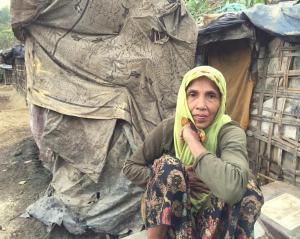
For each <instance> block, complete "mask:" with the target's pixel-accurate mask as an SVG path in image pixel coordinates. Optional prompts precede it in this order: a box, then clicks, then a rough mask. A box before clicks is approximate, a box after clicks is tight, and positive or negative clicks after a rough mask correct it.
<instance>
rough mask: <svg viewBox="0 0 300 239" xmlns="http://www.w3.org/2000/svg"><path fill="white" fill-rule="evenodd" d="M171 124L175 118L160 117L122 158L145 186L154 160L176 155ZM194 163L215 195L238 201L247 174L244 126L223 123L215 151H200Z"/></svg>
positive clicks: (137, 181) (125, 170)
mask: <svg viewBox="0 0 300 239" xmlns="http://www.w3.org/2000/svg"><path fill="white" fill-rule="evenodd" d="M173 127H174V118H172V119H167V120H164V121H162V122H161V123H160V124H159V125H158V126H157V127H156V128H155V129H154V130H153V131H152V132H151V133H150V134H149V135H148V136H147V137H146V139H145V141H144V143H143V144H142V145H141V146H140V147H139V148H138V149H137V150H136V151H135V152H134V153H133V155H132V156H131V158H130V159H129V160H127V161H126V162H125V164H124V167H123V173H124V175H125V176H126V177H127V178H128V179H129V180H131V181H132V182H133V183H135V184H136V185H138V186H141V187H145V186H146V184H147V181H148V179H149V177H150V174H151V165H152V164H153V161H154V160H155V159H157V158H160V157H161V156H162V155H163V154H169V155H171V156H174V157H175V149H174V141H173ZM193 167H194V169H195V172H196V175H197V176H198V177H199V178H200V179H201V180H202V181H203V182H204V183H205V184H206V185H207V187H208V188H209V189H210V191H211V192H212V193H213V194H214V195H215V196H216V197H218V198H220V199H223V200H224V201H225V202H226V203H229V204H230V205H232V204H234V203H236V202H238V201H240V200H241V198H242V197H243V195H244V193H245V190H246V186H247V183H248V177H249V174H250V173H249V165H248V156H247V149H246V135H245V132H244V130H243V129H241V128H240V127H239V126H238V125H237V123H235V122H230V123H228V124H226V125H224V126H223V127H222V128H221V130H220V132H219V135H218V146H217V154H213V153H210V152H204V153H202V154H200V155H199V156H197V157H196V158H195V161H194V164H193Z"/></svg>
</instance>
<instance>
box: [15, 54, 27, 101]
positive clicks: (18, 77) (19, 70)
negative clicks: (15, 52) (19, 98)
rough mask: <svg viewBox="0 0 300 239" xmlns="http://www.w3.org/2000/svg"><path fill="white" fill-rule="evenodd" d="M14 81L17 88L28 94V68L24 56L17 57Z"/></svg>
mask: <svg viewBox="0 0 300 239" xmlns="http://www.w3.org/2000/svg"><path fill="white" fill-rule="evenodd" d="M13 70H14V83H15V85H16V88H17V90H18V91H19V92H20V93H22V94H23V95H26V69H25V61H24V58H16V59H15V66H14V69H13Z"/></svg>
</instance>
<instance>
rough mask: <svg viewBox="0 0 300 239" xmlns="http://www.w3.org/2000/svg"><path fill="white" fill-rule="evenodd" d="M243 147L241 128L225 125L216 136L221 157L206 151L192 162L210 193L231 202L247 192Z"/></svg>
mask: <svg viewBox="0 0 300 239" xmlns="http://www.w3.org/2000/svg"><path fill="white" fill-rule="evenodd" d="M246 146H247V143H246V135H245V132H244V131H243V130H242V129H241V128H239V127H237V126H235V125H229V126H224V127H223V128H222V129H221V131H220V135H219V145H218V147H219V150H220V158H218V157H217V156H216V155H215V154H212V153H209V152H205V153H203V154H201V155H199V156H198V157H197V158H196V159H195V163H194V165H193V166H194V169H195V172H196V174H197V175H198V176H199V177H200V179H201V180H202V181H203V182H204V183H205V184H206V185H207V186H208V188H209V189H210V190H211V192H212V193H213V194H214V195H215V196H216V197H218V198H221V199H223V200H224V201H225V202H226V203H229V204H230V205H232V204H234V203H236V202H238V201H240V200H241V199H242V197H243V195H244V193H245V191H246V186H247V183H248V175H249V165H248V156H247V148H246Z"/></svg>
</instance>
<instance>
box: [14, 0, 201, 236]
mask: <svg viewBox="0 0 300 239" xmlns="http://www.w3.org/2000/svg"><path fill="white" fill-rule="evenodd" d="M11 7H12V26H13V28H14V32H15V34H16V36H18V37H20V38H22V37H24V40H25V60H26V70H27V82H28V84H27V99H28V102H29V103H30V104H31V105H32V107H31V109H32V110H31V128H32V131H33V135H34V137H35V139H36V140H37V144H38V145H39V147H40V152H41V159H42V160H43V161H44V162H45V164H46V165H48V167H49V168H50V169H51V170H52V172H53V180H52V182H51V185H50V186H51V188H52V189H53V192H51V193H50V194H48V195H47V196H45V197H47V198H46V199H41V200H39V201H37V202H36V204H33V205H31V206H30V208H29V209H28V211H27V212H28V213H29V214H30V215H33V216H34V217H36V218H38V219H40V220H42V221H43V222H45V223H46V224H48V225H49V223H47V221H48V222H51V220H52V219H53V218H51V215H53V212H51V210H52V209H53V210H57V207H59V205H63V206H62V208H61V210H62V211H61V214H62V215H61V217H58V219H59V220H57V222H55V223H58V224H63V225H64V226H65V227H66V228H67V229H68V230H69V231H70V232H72V233H74V234H81V233H84V232H85V230H90V229H91V230H93V231H96V232H105V233H110V234H119V233H122V232H125V231H128V230H135V229H138V228H140V226H141V224H142V221H141V219H140V217H139V201H140V196H141V193H142V190H141V189H140V188H137V187H135V186H134V185H132V184H131V183H130V182H129V181H128V180H126V179H125V178H124V176H123V175H122V172H121V168H122V166H123V162H124V160H126V159H127V158H128V157H129V156H130V155H131V153H132V151H133V150H135V147H136V146H137V145H138V144H140V143H141V141H142V140H143V139H144V137H145V135H146V134H147V133H148V132H149V131H150V130H151V129H152V128H153V127H154V126H155V125H157V124H158V123H159V122H160V121H161V120H162V119H164V118H167V117H170V116H172V114H173V113H174V108H175V104H176V95H177V90H178V87H179V85H180V81H181V79H182V76H183V74H184V73H185V72H186V71H187V70H188V69H190V68H191V67H192V66H193V61H194V53H195V47H196V37H197V33H196V24H195V22H194V20H193V19H192V18H191V17H190V16H189V15H188V14H187V12H186V10H185V7H184V3H183V2H182V1H179V0H172V1H171V0H168V1H167V0H144V1H133V0H113V1H103V0H102V1H100V0H99V1H92V0H48V1H47V0H44V1H41V0H25V1H24V0H23V1H21V0H12V3H11ZM41 206H42V207H43V208H44V207H48V210H44V211H43V210H40V207H41ZM47 212H49V214H47ZM61 218H62V219H61ZM56 219H57V218H56ZM50 225H51V223H50Z"/></svg>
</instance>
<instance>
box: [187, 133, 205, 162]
mask: <svg viewBox="0 0 300 239" xmlns="http://www.w3.org/2000/svg"><path fill="white" fill-rule="evenodd" d="M186 143H187V145H188V147H189V149H190V151H191V153H192V156H193V158H194V159H195V158H197V157H198V156H199V155H200V154H202V153H204V152H205V151H206V149H205V148H204V146H203V145H202V143H201V142H200V140H197V139H196V138H193V137H191V138H190V139H189V140H187V141H186Z"/></svg>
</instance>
